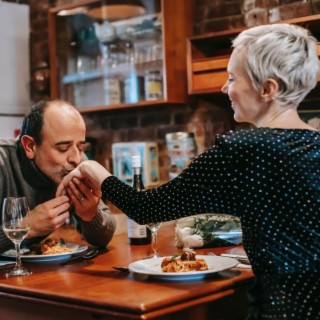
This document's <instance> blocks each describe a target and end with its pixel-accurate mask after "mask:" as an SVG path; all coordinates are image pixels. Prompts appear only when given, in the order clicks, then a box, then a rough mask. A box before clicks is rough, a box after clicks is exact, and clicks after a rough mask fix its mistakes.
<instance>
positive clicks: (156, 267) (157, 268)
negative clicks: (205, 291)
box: [128, 255, 239, 281]
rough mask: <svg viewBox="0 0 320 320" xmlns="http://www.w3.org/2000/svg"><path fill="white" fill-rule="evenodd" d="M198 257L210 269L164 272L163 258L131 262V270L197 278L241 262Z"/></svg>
mask: <svg viewBox="0 0 320 320" xmlns="http://www.w3.org/2000/svg"><path fill="white" fill-rule="evenodd" d="M196 257H197V259H204V260H205V261H206V263H207V264H208V267H209V270H205V271H190V272H163V271H162V269H161V262H162V260H163V259H164V257H163V258H154V259H145V260H139V261H136V262H133V263H130V264H129V266H128V267H129V270H130V271H131V272H135V273H139V274H145V275H150V276H153V277H156V278H160V279H164V280H175V281H177V280H178V281H184V280H196V279H203V278H205V277H206V276H208V275H210V274H213V273H216V272H219V271H223V270H227V269H230V268H233V267H235V266H236V265H237V264H238V263H239V262H238V261H237V260H235V259H232V258H227V257H220V256H206V255H197V256H196Z"/></svg>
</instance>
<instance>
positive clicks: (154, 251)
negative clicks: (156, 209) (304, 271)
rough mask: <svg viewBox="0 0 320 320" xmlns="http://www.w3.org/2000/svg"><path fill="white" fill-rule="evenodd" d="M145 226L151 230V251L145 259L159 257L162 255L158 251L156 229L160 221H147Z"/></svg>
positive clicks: (159, 225)
mask: <svg viewBox="0 0 320 320" xmlns="http://www.w3.org/2000/svg"><path fill="white" fill-rule="evenodd" d="M147 227H148V228H149V229H150V231H151V249H152V253H151V254H150V255H149V256H147V257H146V258H145V259H151V258H160V257H162V255H161V254H160V253H159V252H158V230H159V228H160V227H161V222H156V223H149V224H147Z"/></svg>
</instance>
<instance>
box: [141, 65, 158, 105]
mask: <svg viewBox="0 0 320 320" xmlns="http://www.w3.org/2000/svg"><path fill="white" fill-rule="evenodd" d="M144 86H145V89H144V91H145V99H146V100H158V99H162V98H163V92H162V76H161V73H160V70H147V71H146V72H145V82H144Z"/></svg>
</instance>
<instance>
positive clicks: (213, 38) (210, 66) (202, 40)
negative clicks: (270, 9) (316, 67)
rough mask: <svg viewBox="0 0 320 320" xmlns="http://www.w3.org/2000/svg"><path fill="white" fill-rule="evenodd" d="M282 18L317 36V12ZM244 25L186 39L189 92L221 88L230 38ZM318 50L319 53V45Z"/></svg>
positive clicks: (319, 31) (319, 32)
mask: <svg viewBox="0 0 320 320" xmlns="http://www.w3.org/2000/svg"><path fill="white" fill-rule="evenodd" d="M282 22H286V23H293V24H297V25H300V26H303V27H306V28H308V29H309V30H310V31H311V33H312V34H313V35H314V36H315V37H316V38H317V39H318V40H320V15H313V16H307V17H301V18H296V19H291V20H286V21H282ZM244 29H245V28H239V29H232V30H226V31H219V32H212V33H208V34H204V35H200V36H195V37H190V38H188V39H187V66H188V70H187V73H188V92H189V94H209V93H218V92H221V87H222V86H223V85H224V83H225V82H226V80H227V79H228V74H227V65H228V61H229V57H230V54H231V41H232V39H234V38H235V37H236V36H237V35H238V34H239V33H240V32H241V31H243V30H244ZM318 54H319V55H320V45H318ZM319 81H320V78H319Z"/></svg>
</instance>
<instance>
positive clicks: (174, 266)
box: [161, 248, 209, 272]
mask: <svg viewBox="0 0 320 320" xmlns="http://www.w3.org/2000/svg"><path fill="white" fill-rule="evenodd" d="M161 269H162V271H163V272H188V271H204V270H208V269H209V268H208V265H207V263H206V262H205V260H204V259H197V258H196V252H195V251H194V250H192V249H190V248H185V249H183V253H182V254H181V255H175V256H172V257H170V258H164V259H163V260H162V263H161Z"/></svg>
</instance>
